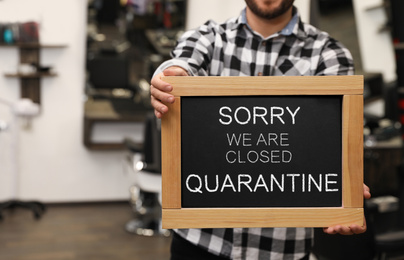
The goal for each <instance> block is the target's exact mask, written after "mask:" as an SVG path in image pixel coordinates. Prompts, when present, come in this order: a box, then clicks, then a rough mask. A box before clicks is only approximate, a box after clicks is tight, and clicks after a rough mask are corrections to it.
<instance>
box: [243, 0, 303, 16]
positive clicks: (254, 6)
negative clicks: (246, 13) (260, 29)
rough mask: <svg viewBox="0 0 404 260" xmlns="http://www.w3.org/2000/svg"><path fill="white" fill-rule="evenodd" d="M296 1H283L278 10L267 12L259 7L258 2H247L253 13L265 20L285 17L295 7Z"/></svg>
mask: <svg viewBox="0 0 404 260" xmlns="http://www.w3.org/2000/svg"><path fill="white" fill-rule="evenodd" d="M294 1H295V0H282V2H281V4H280V5H279V6H278V7H277V8H274V9H271V10H265V9H263V8H260V7H259V6H258V4H257V2H256V0H245V2H246V4H247V6H248V8H249V9H250V10H251V12H253V13H254V14H255V15H256V16H258V17H260V18H264V19H274V18H277V17H279V16H281V15H283V14H284V13H285V12H286V11H287V10H289V8H290V7H291V6H293V3H294Z"/></svg>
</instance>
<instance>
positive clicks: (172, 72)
mask: <svg viewBox="0 0 404 260" xmlns="http://www.w3.org/2000/svg"><path fill="white" fill-rule="evenodd" d="M163 73H164V76H188V73H187V71H186V70H184V69H183V68H181V67H177V66H173V67H169V68H168V69H165V70H164V71H163Z"/></svg>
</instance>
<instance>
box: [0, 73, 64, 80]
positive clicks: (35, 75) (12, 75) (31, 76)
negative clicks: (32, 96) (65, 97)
mask: <svg viewBox="0 0 404 260" xmlns="http://www.w3.org/2000/svg"><path fill="white" fill-rule="evenodd" d="M4 76H6V77H9V78H23V79H35V78H44V77H56V76H57V74H56V73H53V72H50V73H49V72H46V73H45V72H43V73H33V74H21V73H6V74H4Z"/></svg>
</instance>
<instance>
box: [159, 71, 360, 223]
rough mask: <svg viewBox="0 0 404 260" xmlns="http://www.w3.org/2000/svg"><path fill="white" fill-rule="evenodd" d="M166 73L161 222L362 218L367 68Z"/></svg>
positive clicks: (339, 220)
mask: <svg viewBox="0 0 404 260" xmlns="http://www.w3.org/2000/svg"><path fill="white" fill-rule="evenodd" d="M164 80H166V81H168V82H170V83H171V84H172V85H173V88H174V91H173V94H174V96H175V97H176V102H175V103H174V104H172V105H170V111H169V113H168V114H167V115H165V116H164V117H163V121H162V168H163V226H164V227H165V228H197V227H200V228H207V227H211V228H213V227H272V226H273V227H276V226H312V227H323V226H331V225H336V224H353V223H355V224H360V225H361V224H362V222H363V219H362V218H363V209H362V196H363V195H362V193H363V188H362V185H363V177H362V176H363V168H362V167H363V166H362V162H363V161H362V160H363V159H362V154H363V152H362V149H363V140H362V135H363V129H362V124H363V119H362V117H363V96H362V92H363V78H362V77H361V76H338V77H167V78H165V79H164Z"/></svg>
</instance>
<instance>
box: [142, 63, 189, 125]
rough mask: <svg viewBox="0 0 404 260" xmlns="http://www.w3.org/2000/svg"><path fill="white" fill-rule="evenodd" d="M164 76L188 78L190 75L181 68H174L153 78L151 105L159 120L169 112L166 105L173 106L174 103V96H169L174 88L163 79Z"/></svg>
mask: <svg viewBox="0 0 404 260" xmlns="http://www.w3.org/2000/svg"><path fill="white" fill-rule="evenodd" d="M164 76H188V73H187V72H186V71H185V70H184V69H183V68H181V67H177V66H173V67H169V68H167V69H166V70H164V71H163V72H161V73H159V74H157V75H155V76H154V77H153V79H152V80H151V85H150V94H151V104H152V106H153V108H154V114H155V115H156V117H157V118H161V117H162V116H163V114H165V113H167V112H168V107H167V106H166V105H164V103H169V104H172V103H173V102H174V96H173V95H171V94H169V92H171V91H172V90H173V87H172V86H171V85H170V84H169V83H167V82H165V81H163V80H162V79H161V78H162V77H164Z"/></svg>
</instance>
